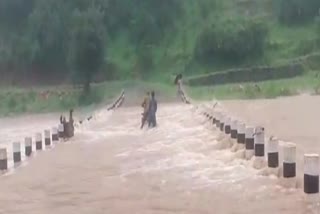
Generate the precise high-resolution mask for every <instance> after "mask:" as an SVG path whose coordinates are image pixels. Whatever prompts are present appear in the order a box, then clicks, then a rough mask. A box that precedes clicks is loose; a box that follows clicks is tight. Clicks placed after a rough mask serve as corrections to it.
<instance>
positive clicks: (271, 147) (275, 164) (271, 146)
mask: <svg viewBox="0 0 320 214" xmlns="http://www.w3.org/2000/svg"><path fill="white" fill-rule="evenodd" d="M268 169H269V172H270V174H274V175H277V176H278V175H279V141H278V139H276V138H273V137H271V138H270V139H269V142H268Z"/></svg>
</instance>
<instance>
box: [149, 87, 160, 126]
mask: <svg viewBox="0 0 320 214" xmlns="http://www.w3.org/2000/svg"><path fill="white" fill-rule="evenodd" d="M157 109H158V103H157V100H156V98H155V94H154V91H152V92H151V99H150V104H149V117H148V124H149V128H154V127H156V126H157V118H156V113H157Z"/></svg>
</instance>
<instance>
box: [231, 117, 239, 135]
mask: <svg viewBox="0 0 320 214" xmlns="http://www.w3.org/2000/svg"><path fill="white" fill-rule="evenodd" d="M237 125H238V121H237V120H231V131H230V133H231V139H237Z"/></svg>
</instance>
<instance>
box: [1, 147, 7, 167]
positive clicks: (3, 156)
mask: <svg viewBox="0 0 320 214" xmlns="http://www.w3.org/2000/svg"><path fill="white" fill-rule="evenodd" d="M7 169H8V156H7V149H6V148H0V170H7Z"/></svg>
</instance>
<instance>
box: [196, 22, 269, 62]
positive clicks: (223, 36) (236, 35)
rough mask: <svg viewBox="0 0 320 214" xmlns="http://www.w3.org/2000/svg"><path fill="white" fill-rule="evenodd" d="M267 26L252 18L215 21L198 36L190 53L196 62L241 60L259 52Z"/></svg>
mask: <svg viewBox="0 0 320 214" xmlns="http://www.w3.org/2000/svg"><path fill="white" fill-rule="evenodd" d="M267 36H268V26H267V25H266V24H265V23H262V22H259V21H258V20H253V19H226V20H216V21H215V22H214V23H213V24H211V25H210V26H208V27H207V28H205V29H204V30H203V31H202V32H201V33H200V35H199V37H198V40H197V43H196V47H195V52H194V56H195V58H196V59H197V60H198V61H206V62H210V61H213V60H216V59H218V60H222V61H232V62H233V61H243V60H245V59H246V58H248V57H257V56H261V55H262V54H263V49H264V46H265V44H266V41H267Z"/></svg>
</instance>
